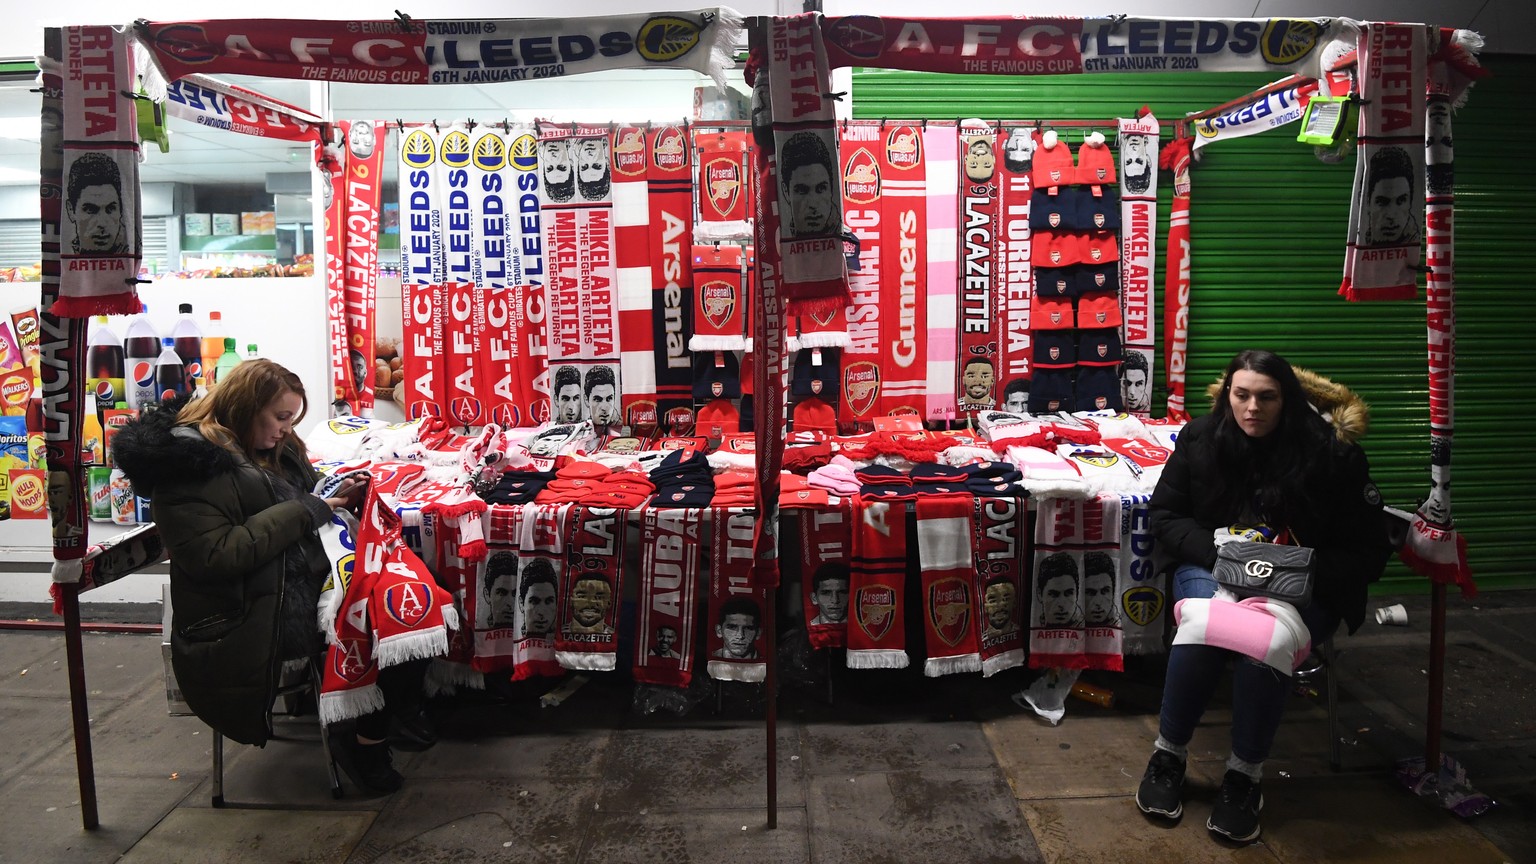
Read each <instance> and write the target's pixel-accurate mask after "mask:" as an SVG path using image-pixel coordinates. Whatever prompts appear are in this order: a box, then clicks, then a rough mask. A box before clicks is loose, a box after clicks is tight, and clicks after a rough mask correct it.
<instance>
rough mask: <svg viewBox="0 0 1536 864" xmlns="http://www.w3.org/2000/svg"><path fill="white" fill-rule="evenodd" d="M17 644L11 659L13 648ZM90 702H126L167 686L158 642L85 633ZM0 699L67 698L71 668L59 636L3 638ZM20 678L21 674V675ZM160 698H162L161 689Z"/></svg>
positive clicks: (140, 637) (142, 637)
mask: <svg viewBox="0 0 1536 864" xmlns="http://www.w3.org/2000/svg"><path fill="white" fill-rule="evenodd" d="M13 642H14V643H15V644H16V653H15V654H12V649H11V645H12V643H13ZM81 646H82V650H83V652H84V656H85V688H86V696H87V697H88V698H89V699H95V698H96V697H105V698H109V699H125V698H128V697H129V696H133V695H136V694H137V693H138V692H139V691H141V690H143V689H145V688H146V687H155V686H157V685H156V684H155V682H156V681H161V682H163V681H164V680H165V672H164V670H165V662H164V661H163V660H162V659H161V657H160V637H159V636H158V635H153V636H146V635H142V634H130V633H111V634H102V633H87V634H84V635H83V636H82V637H81ZM0 672H3V673H4V674H3V677H0V696H13V695H14V696H56V697H59V698H63V699H68V698H69V663H68V657H67V655H66V652H65V649H64V635H63V634H62V633H36V632H29V633H7V634H6V637H5V659H4V660H3V661H0ZM23 672H24V673H25V674H23ZM158 686H160V692H161V694H162V696H163V694H164V692H165V689H164V686H163V684H162V685H158Z"/></svg>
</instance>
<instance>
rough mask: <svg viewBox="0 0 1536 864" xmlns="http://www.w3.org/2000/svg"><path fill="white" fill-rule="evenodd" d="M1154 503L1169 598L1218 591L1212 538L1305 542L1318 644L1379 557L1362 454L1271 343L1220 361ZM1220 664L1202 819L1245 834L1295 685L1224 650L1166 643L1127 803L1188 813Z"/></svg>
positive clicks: (1254, 833) (1254, 822) (1374, 502)
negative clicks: (1227, 729)
mask: <svg viewBox="0 0 1536 864" xmlns="http://www.w3.org/2000/svg"><path fill="white" fill-rule="evenodd" d="M1309 380H1313V379H1309ZM1315 380H1317V381H1321V382H1322V383H1324V384H1326V383H1327V382H1325V381H1322V379H1315ZM1334 389H1337V388H1334ZM1360 410H1361V413H1363V408H1361V409H1360ZM1345 437H1346V438H1347V437H1348V436H1345ZM1150 509H1151V515H1152V533H1153V536H1154V537H1155V538H1156V540H1157V554H1158V559H1159V563H1160V564H1162V565H1163V566H1164V567H1165V568H1166V569H1167V571H1169V572H1170V576H1171V580H1170V584H1171V588H1172V593H1173V600H1174V602H1177V601H1179V600H1182V599H1185V598H1209V597H1212V596H1213V595H1214V594H1215V593H1216V587H1217V585H1216V580H1215V578H1214V577H1213V576H1212V575H1211V570H1212V568H1213V567H1214V566H1215V564H1216V547H1217V543H1218V535H1220V536H1221V537H1222V539H1226V538H1230V537H1232V536H1234V535H1243V536H1245V537H1247V538H1250V539H1253V538H1259V537H1262V538H1265V539H1270V540H1274V541H1276V542H1287V541H1289V542H1294V543H1296V544H1298V545H1302V546H1309V547H1311V548H1312V549H1314V550H1315V555H1314V560H1315V576H1314V588H1313V596H1312V602H1311V603H1310V604H1309V605H1308V606H1307V607H1305V608H1303V609H1301V610H1299V611H1300V613H1301V619H1302V621H1303V622H1304V623H1305V624H1306V627H1307V631H1308V633H1309V635H1310V637H1311V644H1312V645H1314V646H1315V645H1317V644H1319V643H1321V642H1322V641H1323V640H1325V639H1327V638H1328V636H1330V635H1331V634H1332V633H1333V631H1334V630H1335V629H1336V628H1337V627H1338V625H1339V622H1340V621H1343V622H1344V623H1345V624H1347V625H1348V627H1349V630H1350V632H1354V630H1355V629H1356V628H1357V627H1359V626H1360V623H1361V622H1362V621H1363V620H1364V618H1365V595H1366V585H1367V584H1368V583H1369V582H1371V581H1373V580H1374V579H1375V578H1377V577H1378V576H1379V575H1380V574H1381V570H1382V567H1383V566H1384V565H1385V563H1386V557H1387V548H1386V545H1385V543H1384V542H1382V540H1381V536H1382V528H1381V495H1380V493H1379V492H1378V491H1377V490H1376V487H1375V486H1374V485H1373V484H1372V483H1371V479H1370V470H1369V466H1368V464H1367V462H1366V458H1365V453H1364V452H1363V451H1362V450H1361V449H1360V448H1359V447H1358V446H1357V445H1355V444H1353V443H1347V441H1346V440H1341V437H1340V435H1339V434H1338V433H1337V431H1336V429H1335V427H1334V426H1332V425H1330V424H1329V422H1328V420H1326V419H1324V418H1323V416H1322V415H1320V414H1319V413H1318V412H1317V411H1315V410H1314V409H1313V407H1312V404H1311V403H1310V402H1309V399H1308V393H1307V391H1306V389H1304V388H1303V386H1302V383H1301V380H1300V379H1299V378H1298V377H1297V373H1296V371H1295V370H1294V369H1292V367H1291V365H1290V364H1289V363H1287V362H1286V361H1285V360H1284V359H1283V358H1281V357H1279V356H1278V355H1275V354H1272V353H1270V352H1268V351H1244V352H1242V353H1241V354H1238V355H1237V356H1236V357H1235V358H1233V360H1232V362H1231V363H1230V364H1228V366H1227V371H1226V375H1225V377H1224V378H1223V380H1222V384H1221V390H1220V392H1219V393H1218V394H1217V395H1216V397H1215V399H1214V400H1213V404H1212V410H1211V413H1210V414H1208V415H1206V416H1204V417H1200V418H1198V419H1196V420H1194V421H1192V422H1191V423H1190V424H1189V425H1188V426H1186V427H1185V428H1184V430H1183V431H1182V432H1181V433H1180V434H1179V438H1178V443H1177V447H1176V449H1175V450H1174V453H1173V456H1172V458H1170V459H1169V460H1168V464H1167V466H1166V467H1165V468H1164V471H1163V475H1162V478H1161V480H1160V481H1159V482H1158V485H1157V489H1156V490H1155V491H1154V492H1153V494H1152V501H1151V504H1150ZM1229 663H1230V665H1232V667H1233V673H1232V674H1233V685H1232V752H1231V755H1230V756H1229V757H1228V759H1227V771H1226V774H1225V776H1224V777H1223V779H1222V784H1221V792H1220V795H1219V797H1218V799H1217V802H1216V804H1215V806H1214V808H1213V809H1212V812H1211V816H1210V818H1209V820H1208V821H1207V822H1206V827H1207V828H1208V829H1210V830H1211V831H1212V832H1215V833H1217V834H1220V835H1222V836H1225V837H1227V838H1229V839H1231V840H1235V841H1239V842H1247V841H1250V840H1253V839H1254V838H1256V837H1258V835H1259V811H1260V809H1262V807H1263V802H1264V798H1263V793H1262V791H1261V788H1260V780H1261V778H1262V776H1263V768H1264V760H1265V759H1266V758H1268V756H1269V752H1270V747H1271V745H1272V744H1273V743H1274V739H1275V732H1276V731H1277V730H1278V728H1279V725H1280V716H1281V713H1282V711H1283V709H1284V707H1285V700H1286V698H1287V695H1288V693H1289V691H1290V685H1291V681H1290V678H1289V677H1288V676H1286V675H1284V674H1282V673H1281V672H1279V671H1278V670H1276V669H1275V668H1273V667H1272V666H1269V665H1266V664H1264V663H1261V662H1259V661H1258V660H1255V659H1252V658H1249V657H1246V656H1242V655H1238V654H1236V653H1234V652H1232V651H1229V650H1226V649H1224V648H1220V647H1216V646H1214V645H1204V644H1175V645H1174V646H1173V647H1172V648H1171V649H1170V651H1169V654H1168V674H1167V679H1166V683H1165V685H1164V689H1163V705H1162V711H1161V714H1160V716H1159V720H1158V737H1157V741H1156V743H1155V745H1154V751H1153V754H1152V759H1151V761H1150V762H1149V763H1148V765H1147V770H1146V773H1145V775H1144V776H1143V778H1142V781H1141V786H1140V788H1139V789H1138V791H1137V793H1136V804H1137V806H1138V807H1140V808H1141V810H1142V812H1144V813H1147V814H1149V815H1153V816H1160V817H1165V818H1169V819H1177V818H1178V817H1179V816H1180V815H1181V814H1182V813H1183V803H1182V795H1181V792H1182V788H1183V784H1184V767H1185V760H1186V757H1187V754H1188V745H1189V741H1190V738H1191V737H1192V736H1193V734H1194V730H1195V726H1196V724H1197V723H1199V721H1200V717H1201V715H1202V714H1203V713H1204V711H1205V708H1206V705H1207V703H1208V702H1209V701H1210V699H1211V695H1212V693H1214V691H1215V689H1216V686H1217V684H1218V683H1219V681H1220V679H1221V677H1222V676H1223V674H1224V673H1225V669H1226V667H1227V666H1228V665H1229Z"/></svg>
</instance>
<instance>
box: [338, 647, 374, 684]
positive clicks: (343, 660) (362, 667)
mask: <svg viewBox="0 0 1536 864" xmlns="http://www.w3.org/2000/svg"><path fill="white" fill-rule="evenodd" d="M371 642H372V639H371V638H366V639H360V638H356V637H351V638H348V637H343V638H342V639H339V640H337V642H336V650H335V651H334V652H333V653H332V655H331V656H332V657H334V658H335V662H334V663H332V664H331V666H332V668H333V669H334V670H335V672H336V677H338V678H340V679H341V680H343V681H346V682H347V683H349V684H356V683H357V682H359V681H361V680H362V679H363V676H364V675H367V674H368V670H370V669H372V668H373V661H372V660H371V659H370V660H369V661H368V662H366V663H364V662H363V658H364V657H367V656H369V652H371V651H372V645H371V644H370V643H371Z"/></svg>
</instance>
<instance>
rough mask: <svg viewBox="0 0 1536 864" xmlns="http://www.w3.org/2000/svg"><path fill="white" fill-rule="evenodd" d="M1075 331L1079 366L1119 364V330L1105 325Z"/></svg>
mask: <svg viewBox="0 0 1536 864" xmlns="http://www.w3.org/2000/svg"><path fill="white" fill-rule="evenodd" d="M1077 332H1078V341H1077V363H1078V365H1079V366H1118V365H1120V359H1121V357H1120V331H1119V330H1116V329H1115V328H1113V327H1105V328H1102V329H1097V330H1079V331H1077ZM1085 410H1086V409H1085Z"/></svg>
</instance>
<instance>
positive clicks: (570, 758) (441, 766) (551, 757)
mask: <svg viewBox="0 0 1536 864" xmlns="http://www.w3.org/2000/svg"><path fill="white" fill-rule="evenodd" d="M612 736H613V732H612V730H607V729H572V730H570V731H568V732H564V733H554V734H521V735H510V736H499V737H488V738H451V739H440V740H439V743H438V745H437V746H436V747H433V748H432V749H431V750H428V751H426V752H424V753H420V754H417V755H414V756H412V757H411V760H410V762H409V770H408V772H407V774H408V776H409V777H412V778H423V779H426V778H432V779H454V778H464V779H480V778H505V779H513V780H515V779H531V778H538V777H566V778H570V779H573V778H577V777H581V778H587V779H591V778H595V777H597V776H599V772H600V770H601V761H600V760H601V758H602V756H603V754H604V753H606V752H607V751H608V749H609V746H610V742H611V739H612ZM402 770H405V768H403V767H402Z"/></svg>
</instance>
